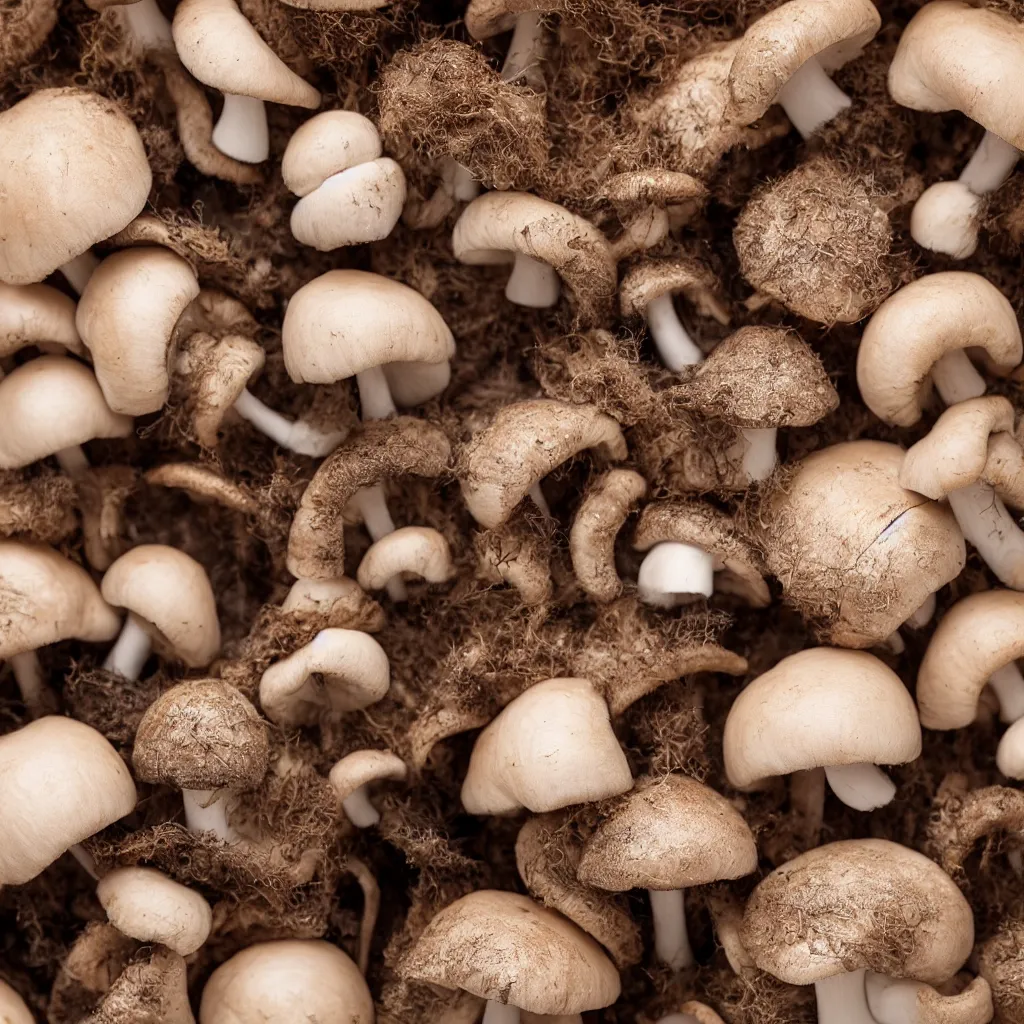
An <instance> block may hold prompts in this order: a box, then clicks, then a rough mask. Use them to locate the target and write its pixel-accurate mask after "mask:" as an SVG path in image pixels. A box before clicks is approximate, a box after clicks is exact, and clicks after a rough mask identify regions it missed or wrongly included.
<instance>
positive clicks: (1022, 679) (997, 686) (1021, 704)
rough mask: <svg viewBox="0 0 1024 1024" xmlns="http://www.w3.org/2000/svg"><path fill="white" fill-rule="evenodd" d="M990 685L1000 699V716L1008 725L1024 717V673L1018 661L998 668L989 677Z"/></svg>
mask: <svg viewBox="0 0 1024 1024" xmlns="http://www.w3.org/2000/svg"><path fill="white" fill-rule="evenodd" d="M988 685H989V686H990V687H992V692H993V693H995V695H996V699H997V700H998V701H999V717H1000V718H1001V719H1002V720H1003V721H1004V722H1005V723H1007V725H1009V724H1011V723H1013V722H1016V721H1017V720H1018V719H1020V718H1024V675H1021V671H1020V668H1019V667H1018V666H1017V662H1015V661H1011V662H1010V663H1009V664H1008V665H1004V666H1003V667H1002V668H999V669H996V671H995V672H993V673H992V675H990V676H989V677H988Z"/></svg>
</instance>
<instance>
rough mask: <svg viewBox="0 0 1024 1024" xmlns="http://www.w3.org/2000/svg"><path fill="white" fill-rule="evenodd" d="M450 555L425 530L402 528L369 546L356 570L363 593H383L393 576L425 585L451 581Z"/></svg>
mask: <svg viewBox="0 0 1024 1024" xmlns="http://www.w3.org/2000/svg"><path fill="white" fill-rule="evenodd" d="M453 571H454V570H453V568H452V553H451V550H450V549H449V547H448V541H446V540H445V539H444V535H443V534H441V533H439V532H438V531H437V530H434V529H432V528H431V527H429V526H403V527H402V528H401V529H398V530H395V531H394V532H393V533H389V534H386V535H385V536H383V537H381V539H380V540H378V541H374V543H373V544H371V545H370V547H369V549H368V550H367V552H366V554H365V555H363V560H362V561H361V562H360V563H359V568H358V569H357V570H356V580H357V581H358V583H359V586H361V587H362V588H363V590H385V589H386V588H387V585H388V584H389V583H390V582H391V580H393V579H394V578H395V577H396V576H397V577H398V578H399V579H402V580H404V579H406V578H407V577H409V576H412V577H418V578H419V579H422V580H426V581H427V582H428V583H444V582H445V581H446V580H450V579H451V578H452V573H453Z"/></svg>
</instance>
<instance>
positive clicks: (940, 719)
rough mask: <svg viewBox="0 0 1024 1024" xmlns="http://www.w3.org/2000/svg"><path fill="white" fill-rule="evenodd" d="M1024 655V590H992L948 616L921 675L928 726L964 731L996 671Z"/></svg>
mask: <svg viewBox="0 0 1024 1024" xmlns="http://www.w3.org/2000/svg"><path fill="white" fill-rule="evenodd" d="M1020 657H1024V594H1019V593H1017V592H1016V591H1014V590H986V591H983V592H981V593H979V594H971V595H970V596H969V597H965V598H963V600H961V601H957V603H956V604H955V605H953V607H952V608H950V609H949V611H948V612H946V614H945V615H943V617H942V620H941V621H940V622H939V625H938V626H937V627H936V629H935V632H934V633H933V634H932V638H931V640H930V641H929V643H928V649H927V650H926V651H925V653H924V658H922V659H921V667H920V668H919V669H918V673H917V706H918V710H919V712H920V715H921V724H922V725H923V726H924V727H925V728H926V729H963V728H965V727H966V726H968V725H970V724H971V723H972V722H973V721H974V719H975V716H976V715H977V713H978V698H979V697H980V696H981V691H982V690H983V689H984V688H985V686H986V685H987V683H988V679H989V676H991V675H992V673H993V672H995V671H996V669H1000V668H1002V667H1003V666H1004V665H1009V664H1010V662H1011V661H1015V660H1016V659H1017V658H1020Z"/></svg>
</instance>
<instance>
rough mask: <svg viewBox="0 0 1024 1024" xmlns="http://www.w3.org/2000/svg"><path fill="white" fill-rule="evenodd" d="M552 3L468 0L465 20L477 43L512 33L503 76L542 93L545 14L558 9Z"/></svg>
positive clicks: (528, 0)
mask: <svg viewBox="0 0 1024 1024" xmlns="http://www.w3.org/2000/svg"><path fill="white" fill-rule="evenodd" d="M557 9H558V7H557V5H556V4H555V3H554V2H553V0H469V5H468V6H467V7H466V11H465V14H464V15H463V20H464V22H465V24H466V31H467V32H468V33H469V34H470V35H471V36H472V37H473V38H474V39H476V40H477V41H478V42H482V41H483V40H485V39H491V38H492V37H493V36H498V35H501V34H502V33H504V32H508V31H509V29H511V30H512V39H511V40H510V42H509V45H508V50H507V51H506V52H505V61H504V63H503V64H502V67H501V77H502V79H503V80H504V81H506V82H512V81H515V80H517V79H522V81H523V82H524V83H525V84H526V85H528V86H530V87H531V88H532V89H535V90H536V91H537V92H542V91H543V89H544V72H543V70H542V69H541V67H540V62H541V60H542V59H543V57H544V15H545V14H548V13H550V12H551V11H554V10H557Z"/></svg>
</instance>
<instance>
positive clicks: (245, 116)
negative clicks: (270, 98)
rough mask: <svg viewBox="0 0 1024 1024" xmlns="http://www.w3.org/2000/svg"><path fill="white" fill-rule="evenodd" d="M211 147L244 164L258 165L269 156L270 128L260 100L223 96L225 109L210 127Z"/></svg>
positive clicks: (231, 95) (250, 97) (230, 94)
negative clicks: (211, 132)
mask: <svg viewBox="0 0 1024 1024" xmlns="http://www.w3.org/2000/svg"><path fill="white" fill-rule="evenodd" d="M213 144H214V145H215V146H216V147H217V148H218V149H219V150H220V151H221V152H222V153H223V154H224V155H225V156H229V157H231V158H232V159H233V160H238V161H240V162H241V163H243V164H261V163H263V161H264V160H266V159H267V157H268V156H270V129H269V128H268V127H267V108H266V107H265V106H264V105H263V100H257V99H254V98H253V97H252V96H235V95H234V94H233V93H229V92H226V93H224V109H223V110H222V111H221V112H220V117H219V118H218V119H217V123H216V124H215V125H214V126H213Z"/></svg>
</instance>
